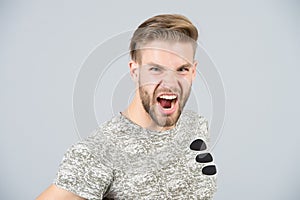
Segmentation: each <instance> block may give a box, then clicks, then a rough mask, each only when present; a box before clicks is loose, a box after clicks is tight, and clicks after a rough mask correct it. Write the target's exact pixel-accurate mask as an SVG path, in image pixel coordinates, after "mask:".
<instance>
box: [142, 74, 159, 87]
mask: <svg viewBox="0 0 300 200" xmlns="http://www.w3.org/2000/svg"><path fill="white" fill-rule="evenodd" d="M160 80H161V79H159V77H154V76H149V75H146V76H145V75H144V76H140V80H139V84H140V86H142V87H151V86H152V87H155V85H157V84H158V83H159V82H160Z"/></svg>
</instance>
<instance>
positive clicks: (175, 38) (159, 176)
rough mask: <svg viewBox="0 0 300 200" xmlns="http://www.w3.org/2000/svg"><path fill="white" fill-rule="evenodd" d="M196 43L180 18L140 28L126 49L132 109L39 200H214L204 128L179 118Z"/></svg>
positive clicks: (77, 155)
mask: <svg viewBox="0 0 300 200" xmlns="http://www.w3.org/2000/svg"><path fill="white" fill-rule="evenodd" d="M197 38H198V31H197V29H196V27H195V26H194V25H193V24H192V23H191V22H190V21H189V20H188V19H187V18H186V17H184V16H181V15H158V16H154V17H152V18H150V19H148V20H146V21H145V22H144V23H142V24H141V25H140V26H139V27H138V29H137V30H136V31H135V32H134V34H133V37H132V39H131V43H130V54H131V61H130V62H129V67H130V74H131V77H132V79H133V80H134V82H135V83H136V93H135V96H134V98H133V100H132V102H131V104H130V105H129V106H128V108H127V109H126V110H125V111H123V112H122V113H120V115H118V116H115V117H114V118H113V119H111V120H110V121H108V122H106V123H104V124H102V125H101V126H100V127H99V128H98V129H96V130H95V131H94V133H93V134H92V135H91V136H89V137H88V138H86V139H85V140H83V141H80V142H78V143H77V144H75V145H73V146H72V147H71V148H70V149H69V150H68V151H67V153H66V154H65V156H64V158H63V160H62V163H61V165H60V167H59V171H58V173H57V177H56V179H55V181H54V183H53V185H51V186H50V187H49V188H48V189H47V190H46V191H45V192H44V193H42V194H41V195H40V196H39V197H38V199H39V200H40V199H56V200H57V199H212V198H213V194H214V193H215V190H216V167H215V165H214V164H213V163H212V162H213V158H212V156H211V154H210V153H209V152H208V149H207V146H206V145H207V141H208V122H207V120H206V119H205V118H204V117H202V116H199V115H197V114H196V113H194V112H191V111H183V108H184V106H185V103H186V101H187V100H188V97H189V95H190V91H191V86H192V82H193V80H194V78H195V75H196V65H197V62H196V61H195V60H194V55H195V51H196V46H197V44H196V40H197Z"/></svg>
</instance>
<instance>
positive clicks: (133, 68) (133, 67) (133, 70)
mask: <svg viewBox="0 0 300 200" xmlns="http://www.w3.org/2000/svg"><path fill="white" fill-rule="evenodd" d="M128 65H129V69H130V76H131V78H132V80H133V81H134V82H135V83H137V82H138V80H139V72H138V71H139V65H138V63H137V62H136V61H133V60H130V61H129V63H128Z"/></svg>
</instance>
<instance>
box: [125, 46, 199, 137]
mask: <svg viewBox="0 0 300 200" xmlns="http://www.w3.org/2000/svg"><path fill="white" fill-rule="evenodd" d="M196 66H197V62H195V61H194V51H193V48H192V45H191V44H190V43H183V42H175V43H174V42H165V41H153V42H150V43H148V44H147V45H146V46H144V47H143V50H142V52H141V59H140V62H139V63H138V62H135V61H130V62H129V67H130V73H131V76H132V78H133V80H134V81H135V83H136V93H135V96H134V98H133V101H132V102H131V104H130V105H129V107H128V108H127V109H126V110H125V111H124V112H123V113H122V114H123V115H125V116H126V117H128V118H129V119H130V120H131V121H133V122H135V123H136V124H138V125H140V126H142V127H144V128H147V129H151V130H156V131H164V130H168V129H170V128H173V127H174V126H175V124H176V122H177V120H178V118H179V116H180V114H181V111H182V109H183V107H184V105H185V103H186V101H187V99H188V97H189V94H190V90H191V86H192V82H193V80H194V78H195V76H196ZM160 94H168V95H170V94H174V95H177V97H178V99H177V103H178V105H177V106H176V109H175V112H173V113H171V114H168V115H167V114H164V113H163V112H161V109H160V105H159V103H158V102H157V97H158V96H159V95H160Z"/></svg>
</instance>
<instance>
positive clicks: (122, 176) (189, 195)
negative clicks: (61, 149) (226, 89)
mask: <svg viewBox="0 0 300 200" xmlns="http://www.w3.org/2000/svg"><path fill="white" fill-rule="evenodd" d="M197 140H198V141H204V142H205V143H206V144H207V143H208V122H207V120H206V119H205V118H204V117H202V116H199V115H197V114H195V113H193V112H191V111H185V112H183V113H182V114H181V116H180V118H179V120H178V122H177V123H176V126H175V127H174V128H173V129H170V130H167V131H161V132H156V131H151V130H148V129H145V128H142V127H140V126H139V125H137V124H135V123H133V122H132V121H130V120H129V119H127V118H126V117H125V116H123V115H118V116H115V117H114V118H112V119H111V120H110V121H107V122H106V123H104V124H102V125H101V126H100V127H99V128H97V129H96V130H95V131H94V132H93V133H92V135H91V136H89V137H88V138H86V139H85V140H83V141H80V142H78V143H77V144H75V145H73V146H72V147H71V148H69V149H68V151H67V152H66V153H65V155H64V157H63V160H62V162H61V164H60V167H59V170H58V173H57V177H56V179H55V181H54V184H55V185H57V186H58V187H60V188H63V189H65V190H68V191H70V192H73V193H75V194H77V195H79V196H81V197H83V198H86V199H151V200H152V199H203V200H207V199H212V198H213V194H214V193H215V191H216V175H217V173H216V172H211V171H209V170H208V171H209V172H208V173H207V172H206V171H207V170H206V171H205V170H204V168H205V167H207V166H208V167H211V166H212V167H215V166H214V163H213V161H211V160H209V159H208V160H207V159H206V160H205V159H204V160H201V159H200V161H199V160H196V157H197V155H199V154H202V155H203V154H205V153H209V152H208V150H209V149H208V148H204V149H203V148H202V149H201V150H200V149H199V150H192V149H193V148H192V149H191V143H193V141H197ZM202 146H203V145H202ZM204 146H205V145H204ZM200 157H201V156H200Z"/></svg>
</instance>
